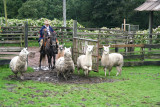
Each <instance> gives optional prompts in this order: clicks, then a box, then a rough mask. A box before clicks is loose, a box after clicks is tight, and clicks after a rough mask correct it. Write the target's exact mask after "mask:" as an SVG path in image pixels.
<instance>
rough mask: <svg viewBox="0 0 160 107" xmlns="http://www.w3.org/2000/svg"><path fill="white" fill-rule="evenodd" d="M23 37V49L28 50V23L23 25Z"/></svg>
mask: <svg viewBox="0 0 160 107" xmlns="http://www.w3.org/2000/svg"><path fill="white" fill-rule="evenodd" d="M24 37H25V40H24V41H25V48H27V49H28V22H27V21H26V22H25V24H24ZM27 66H28V56H27Z"/></svg>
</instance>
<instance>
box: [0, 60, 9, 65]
mask: <svg viewBox="0 0 160 107" xmlns="http://www.w3.org/2000/svg"><path fill="white" fill-rule="evenodd" d="M10 61H11V60H10V59H5V60H0V65H6V64H9V63H10Z"/></svg>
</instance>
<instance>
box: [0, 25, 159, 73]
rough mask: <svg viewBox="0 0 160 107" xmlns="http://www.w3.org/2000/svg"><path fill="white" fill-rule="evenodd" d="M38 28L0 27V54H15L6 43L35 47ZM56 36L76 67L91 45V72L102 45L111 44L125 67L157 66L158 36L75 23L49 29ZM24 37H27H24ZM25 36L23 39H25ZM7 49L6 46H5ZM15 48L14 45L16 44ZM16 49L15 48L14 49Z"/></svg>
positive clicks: (97, 60)
mask: <svg viewBox="0 0 160 107" xmlns="http://www.w3.org/2000/svg"><path fill="white" fill-rule="evenodd" d="M40 28H41V27H33V26H25V27H2V30H3V32H2V33H0V45H1V51H3V50H4V51H15V50H11V49H13V48H10V49H9V47H8V50H7V49H6V50H5V49H2V47H4V48H6V44H7V45H8V44H11V45H12V46H14V44H18V45H19V47H20V48H21V47H24V46H25V41H27V43H28V44H27V45H26V46H28V45H29V46H38V45H37V44H38V38H39V30H40ZM53 29H54V30H55V31H56V32H57V34H58V40H59V42H60V43H61V44H62V43H65V46H72V49H73V50H72V51H73V52H72V53H73V59H74V62H75V64H76V60H77V57H78V56H79V55H81V54H84V53H85V45H86V44H91V45H94V46H95V47H94V52H93V69H94V71H98V66H100V65H101V64H100V60H101V55H102V52H103V48H102V47H103V45H105V46H108V45H109V44H110V45H111V48H110V52H111V53H113V52H118V53H121V54H122V55H123V56H124V59H125V63H124V65H125V66H135V65H152V64H153V65H160V34H152V38H149V36H146V35H148V34H137V33H135V32H123V31H121V30H113V29H101V28H77V24H76V22H75V23H74V25H73V28H70V27H53ZM25 35H27V36H25ZM26 37H27V40H25V38H26ZM9 46H10V45H9ZM16 46H17V45H16ZM14 49H16V48H14Z"/></svg>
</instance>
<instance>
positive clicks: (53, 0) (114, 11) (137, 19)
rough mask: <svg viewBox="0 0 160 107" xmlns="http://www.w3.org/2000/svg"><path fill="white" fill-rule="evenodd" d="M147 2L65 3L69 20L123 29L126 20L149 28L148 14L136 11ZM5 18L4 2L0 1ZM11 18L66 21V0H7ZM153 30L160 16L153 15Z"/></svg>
mask: <svg viewBox="0 0 160 107" xmlns="http://www.w3.org/2000/svg"><path fill="white" fill-rule="evenodd" d="M145 1H146V0H66V8H67V11H66V12H67V20H70V19H74V20H77V21H78V22H79V23H81V24H82V25H83V26H85V27H108V28H112V27H121V24H122V23H123V19H124V18H125V19H126V22H127V23H128V24H135V25H140V29H147V28H148V12H137V11H135V10H134V9H135V8H136V7H138V6H140V5H141V4H142V3H144V2H145ZM0 12H1V16H0V17H3V16H4V6H3V0H1V1H0ZM7 13H8V18H12V19H13V18H19V19H27V18H31V19H40V18H42V17H44V18H47V19H50V20H53V19H58V20H62V19H63V0H7ZM153 23H154V24H153V27H154V28H155V27H157V26H159V24H160V13H159V12H154V22H153Z"/></svg>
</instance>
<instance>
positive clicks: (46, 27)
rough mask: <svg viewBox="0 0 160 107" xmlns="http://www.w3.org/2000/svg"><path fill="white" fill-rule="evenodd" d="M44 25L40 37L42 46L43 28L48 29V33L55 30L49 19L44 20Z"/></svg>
mask: <svg viewBox="0 0 160 107" xmlns="http://www.w3.org/2000/svg"><path fill="white" fill-rule="evenodd" d="M44 24H45V25H44V26H42V28H41V30H40V38H39V40H38V42H39V45H40V47H41V46H42V44H43V35H44V34H43V30H47V33H48V35H50V32H54V30H53V29H52V27H51V26H50V25H49V24H50V22H49V21H48V20H45V21H44Z"/></svg>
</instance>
